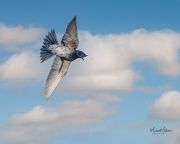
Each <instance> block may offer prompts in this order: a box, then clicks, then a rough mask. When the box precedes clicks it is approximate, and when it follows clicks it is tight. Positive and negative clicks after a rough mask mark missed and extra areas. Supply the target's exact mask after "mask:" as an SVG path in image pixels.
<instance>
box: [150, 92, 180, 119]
mask: <svg viewBox="0 0 180 144" xmlns="http://www.w3.org/2000/svg"><path fill="white" fill-rule="evenodd" d="M150 115H151V116H152V117H154V118H158V119H165V120H180V92H178V91H169V92H166V93H163V94H162V95H161V96H160V98H159V99H157V100H156V101H155V102H154V103H153V104H152V106H151V109H150Z"/></svg>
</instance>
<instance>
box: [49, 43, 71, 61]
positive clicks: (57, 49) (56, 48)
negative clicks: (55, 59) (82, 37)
mask: <svg viewBox="0 0 180 144" xmlns="http://www.w3.org/2000/svg"><path fill="white" fill-rule="evenodd" d="M49 50H50V51H51V52H52V53H53V54H54V55H57V56H59V57H61V58H64V59H67V60H68V59H69V57H70V55H71V54H72V53H73V52H74V50H71V49H69V48H68V47H65V46H63V45H59V44H53V45H51V46H50V47H49Z"/></svg>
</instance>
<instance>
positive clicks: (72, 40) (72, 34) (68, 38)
mask: <svg viewBox="0 0 180 144" xmlns="http://www.w3.org/2000/svg"><path fill="white" fill-rule="evenodd" d="M61 44H62V45H64V46H66V47H68V48H70V49H71V50H74V49H76V48H77V47H78V44H79V41H78V32H77V25H76V16H75V17H74V18H73V19H72V20H71V21H70V22H69V24H68V26H67V28H66V32H65V34H64V35H63V37H62V41H61Z"/></svg>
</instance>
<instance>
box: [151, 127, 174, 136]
mask: <svg viewBox="0 0 180 144" xmlns="http://www.w3.org/2000/svg"><path fill="white" fill-rule="evenodd" d="M150 132H151V133H152V134H165V133H168V132H172V130H170V129H167V128H166V127H165V126H164V127H163V128H160V129H157V128H155V127H153V128H150Z"/></svg>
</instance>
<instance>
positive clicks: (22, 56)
mask: <svg viewBox="0 0 180 144" xmlns="http://www.w3.org/2000/svg"><path fill="white" fill-rule="evenodd" d="M44 70H45V68H44V67H42V65H40V60H39V56H38V55H37V54H35V53H33V52H27V51H24V52H21V53H18V54H15V55H13V56H11V57H10V58H8V59H7V60H6V61H5V62H4V63H2V64H0V79H1V80H30V79H42V76H44V72H43V71H44Z"/></svg>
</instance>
